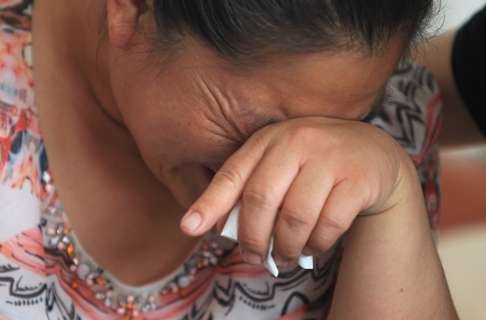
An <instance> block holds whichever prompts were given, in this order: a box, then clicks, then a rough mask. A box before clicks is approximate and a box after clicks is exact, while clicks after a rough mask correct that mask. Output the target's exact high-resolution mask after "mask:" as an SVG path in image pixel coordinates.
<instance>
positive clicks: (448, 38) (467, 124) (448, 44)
mask: <svg viewBox="0 0 486 320" xmlns="http://www.w3.org/2000/svg"><path fill="white" fill-rule="evenodd" d="M455 36H456V31H449V32H447V33H445V34H442V35H440V36H438V37H436V38H434V39H432V40H430V42H426V43H424V44H422V45H421V46H420V47H419V51H418V54H417V59H418V61H419V62H420V63H421V64H423V65H425V66H426V67H427V68H428V69H430V70H431V71H432V73H433V74H434V76H435V78H436V79H437V81H438V83H439V85H440V87H441V91H442V95H443V99H444V111H443V129H442V133H441V137H440V143H441V144H442V145H444V146H452V145H465V144H474V143H479V142H484V141H485V138H484V136H483V135H482V134H481V132H480V130H479V128H478V126H477V125H476V123H475V122H474V120H473V118H472V117H471V115H470V113H469V112H468V110H467V109H466V106H465V104H464V101H463V99H462V98H461V96H460V94H459V90H458V88H457V85H456V81H455V79H454V75H453V71H452V63H451V59H452V48H453V43H454V39H455Z"/></svg>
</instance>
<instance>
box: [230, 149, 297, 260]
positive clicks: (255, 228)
mask: <svg viewBox="0 0 486 320" xmlns="http://www.w3.org/2000/svg"><path fill="white" fill-rule="evenodd" d="M284 149H285V148H283V147H276V148H275V149H273V150H270V151H269V152H268V153H267V154H265V156H264V157H263V159H262V160H261V162H260V164H259V165H258V166H257V167H256V169H255V171H254V172H253V173H252V175H251V177H250V179H249V180H248V182H247V185H246V187H245V189H244V191H243V194H242V198H241V212H240V221H239V222H240V223H239V230H238V239H239V242H240V248H241V249H242V254H243V259H245V260H246V261H247V262H249V263H254V264H259V263H262V261H263V259H264V257H265V256H266V253H267V250H268V244H269V242H270V238H271V235H272V232H273V226H274V222H275V218H276V216H277V213H278V209H279V207H280V205H281V203H282V201H283V198H284V197H285V194H286V193H287V190H288V189H289V187H290V185H291V184H292V181H293V180H294V179H295V176H296V175H297V173H298V171H299V158H298V156H299V155H298V154H297V153H292V152H288V150H287V152H286V151H285V150H284Z"/></svg>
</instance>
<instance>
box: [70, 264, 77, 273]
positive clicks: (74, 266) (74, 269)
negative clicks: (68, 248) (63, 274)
mask: <svg viewBox="0 0 486 320" xmlns="http://www.w3.org/2000/svg"><path fill="white" fill-rule="evenodd" d="M77 269H78V267H77V266H76V265H74V264H72V265H70V266H69V270H71V272H76V270H77Z"/></svg>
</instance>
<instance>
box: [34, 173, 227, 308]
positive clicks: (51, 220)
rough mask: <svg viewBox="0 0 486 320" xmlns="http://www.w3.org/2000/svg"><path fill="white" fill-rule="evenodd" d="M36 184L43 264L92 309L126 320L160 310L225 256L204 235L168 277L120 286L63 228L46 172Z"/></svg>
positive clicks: (212, 237)
mask: <svg viewBox="0 0 486 320" xmlns="http://www.w3.org/2000/svg"><path fill="white" fill-rule="evenodd" d="M41 184H42V186H43V189H44V191H45V192H43V194H44V197H43V199H41V202H42V207H41V216H42V221H41V224H40V228H41V232H42V235H43V243H44V248H45V250H46V254H47V256H48V259H47V260H52V263H53V264H56V263H61V264H62V268H63V269H64V270H63V271H64V272H66V273H65V274H62V275H59V276H58V278H61V279H60V280H61V281H64V282H66V283H67V284H68V285H69V286H70V287H71V289H72V290H74V291H77V292H84V293H83V295H84V297H85V298H87V299H90V297H89V296H90V295H91V296H92V297H91V298H94V301H97V303H95V305H96V306H97V307H98V308H101V309H106V310H111V311H113V312H116V313H117V314H120V315H131V316H137V315H138V314H140V313H141V312H150V311H154V310H156V309H158V308H162V307H163V306H164V305H163V302H162V301H164V297H167V296H168V295H170V296H171V297H172V298H174V295H175V296H178V297H181V296H183V294H182V292H183V291H184V289H186V288H188V287H189V286H191V285H192V284H193V282H194V280H195V279H196V278H197V276H198V275H199V274H201V273H203V272H204V271H205V270H207V269H210V268H212V267H214V266H216V265H217V264H218V262H219V261H220V259H221V258H222V257H223V256H225V255H226V253H227V252H225V250H224V249H223V246H222V243H221V241H220V240H221V238H219V237H217V235H216V234H215V233H214V232H210V233H208V234H207V235H206V236H204V237H203V238H202V239H201V240H200V241H199V243H198V244H197V245H196V246H195V248H194V249H193V250H192V252H191V253H190V254H189V255H188V257H187V258H186V260H185V261H184V262H183V263H182V264H181V265H180V266H179V267H178V268H176V269H175V270H173V271H172V272H170V273H169V274H167V275H165V276H163V277H161V278H160V279H158V280H155V281H153V282H150V283H148V284H144V285H141V286H134V285H129V284H126V283H124V282H123V281H121V280H119V279H118V278H117V277H115V276H114V275H113V274H111V273H110V272H109V271H107V270H104V269H103V268H102V267H101V266H100V265H99V264H98V263H96V261H95V259H94V258H93V257H91V256H90V255H89V253H88V252H86V250H84V248H83V246H82V244H81V243H80V241H79V239H78V238H77V236H76V233H75V231H74V230H73V229H72V228H70V226H69V223H68V220H67V216H66V214H65V212H64V209H63V207H62V204H61V203H60V200H59V197H58V195H57V192H56V188H55V185H54V183H53V180H52V178H51V175H50V174H49V172H48V171H45V172H44V173H43V174H42V177H41ZM231 249H232V248H231ZM230 251H231V250H230ZM86 289H87V292H88V294H86V291H85V290H86Z"/></svg>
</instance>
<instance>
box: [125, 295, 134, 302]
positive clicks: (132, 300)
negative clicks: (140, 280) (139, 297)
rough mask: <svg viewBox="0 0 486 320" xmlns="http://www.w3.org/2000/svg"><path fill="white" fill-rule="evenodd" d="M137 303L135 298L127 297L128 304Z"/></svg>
mask: <svg viewBox="0 0 486 320" xmlns="http://www.w3.org/2000/svg"><path fill="white" fill-rule="evenodd" d="M134 301H135V298H134V297H133V296H128V297H127V302H128V303H133V302H134Z"/></svg>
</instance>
